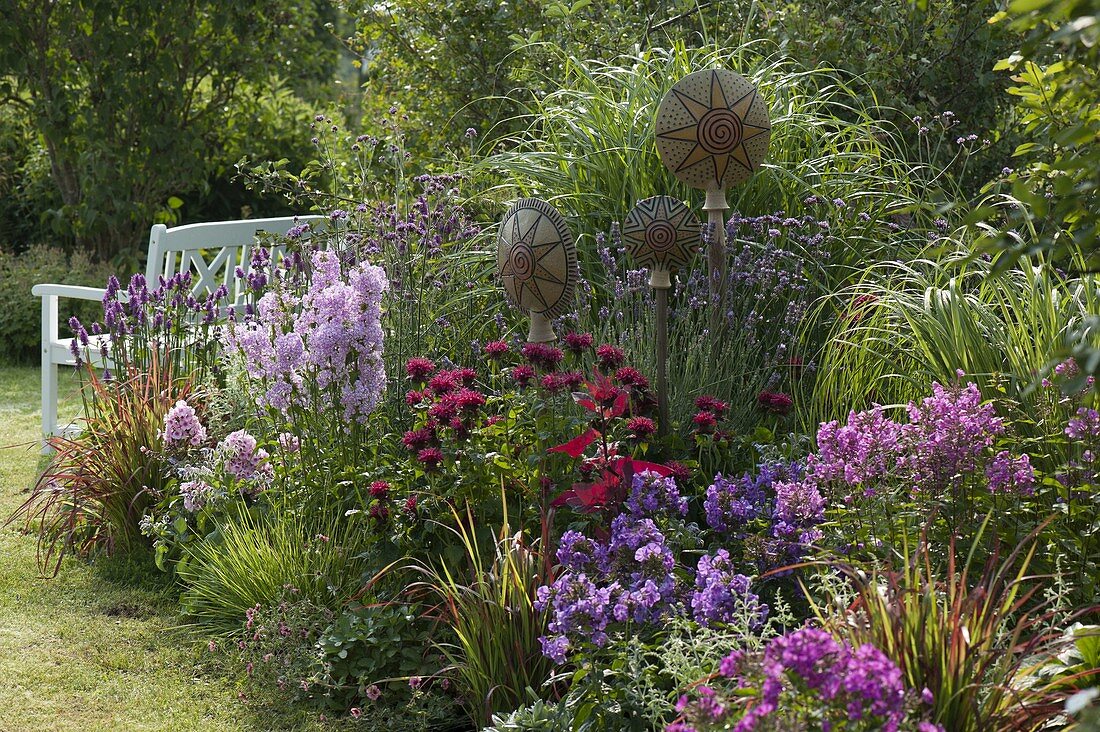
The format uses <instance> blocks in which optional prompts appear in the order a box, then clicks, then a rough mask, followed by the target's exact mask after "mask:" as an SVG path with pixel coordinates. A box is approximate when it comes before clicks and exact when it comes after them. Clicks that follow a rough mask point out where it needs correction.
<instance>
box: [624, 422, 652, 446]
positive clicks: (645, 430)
mask: <svg viewBox="0 0 1100 732" xmlns="http://www.w3.org/2000/svg"><path fill="white" fill-rule="evenodd" d="M626 430H627V432H629V433H630V436H631V437H633V438H634V439H635V440H644V439H645V438H647V437H649V436H650V435H652V434H653V433H654V432H656V431H657V425H656V424H654V423H653V420H652V419H650V418H649V417H631V418H630V419H628V420H627V421H626Z"/></svg>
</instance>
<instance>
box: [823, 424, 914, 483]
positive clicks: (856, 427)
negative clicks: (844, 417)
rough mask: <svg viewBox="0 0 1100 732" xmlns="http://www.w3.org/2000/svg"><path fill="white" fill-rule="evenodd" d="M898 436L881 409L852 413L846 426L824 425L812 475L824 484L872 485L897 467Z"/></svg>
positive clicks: (897, 429) (899, 435) (896, 428)
mask: <svg viewBox="0 0 1100 732" xmlns="http://www.w3.org/2000/svg"><path fill="white" fill-rule="evenodd" d="M901 434H902V427H901V425H899V424H898V423H897V422H894V421H893V420H890V419H887V418H886V417H885V416H884V415H883V413H882V407H875V408H873V409H871V410H868V411H866V412H851V413H850V414H849V415H848V423H847V424H845V425H841V424H839V423H838V422H835V421H834V422H827V423H825V424H823V425H821V427H820V428H819V429H818V431H817V453H816V455H815V456H814V460H813V462H812V469H813V472H814V474H815V475H816V476H817V477H818V478H819V479H820V480H823V481H831V480H843V481H844V482H845V483H847V484H848V485H866V484H870V483H873V481H875V480H878V479H880V478H882V477H884V476H886V475H888V474H889V473H890V471H891V470H892V469H893V468H894V467H895V465H896V464H897V459H898V451H899V449H900V445H899V440H900V437H901ZM867 490H871V489H870V488H867Z"/></svg>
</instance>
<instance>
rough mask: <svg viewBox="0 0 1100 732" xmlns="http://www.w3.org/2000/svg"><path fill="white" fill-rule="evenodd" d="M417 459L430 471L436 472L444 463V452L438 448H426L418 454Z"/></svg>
mask: <svg viewBox="0 0 1100 732" xmlns="http://www.w3.org/2000/svg"><path fill="white" fill-rule="evenodd" d="M416 459H417V460H419V461H420V462H422V463H424V466H425V467H427V468H428V470H434V469H435V468H436V467H438V466H439V464H440V463H441V462H443V451H442V450H440V449H439V448H438V447H425V448H424V449H423V450H421V451H420V452H418V453H417V454H416Z"/></svg>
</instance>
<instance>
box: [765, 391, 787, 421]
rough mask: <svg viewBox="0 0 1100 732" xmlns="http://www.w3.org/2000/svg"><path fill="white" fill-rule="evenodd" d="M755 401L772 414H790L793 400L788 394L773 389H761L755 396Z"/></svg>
mask: <svg viewBox="0 0 1100 732" xmlns="http://www.w3.org/2000/svg"><path fill="white" fill-rule="evenodd" d="M756 403H757V404H759V405H760V406H761V407H763V408H764V409H766V410H767V411H769V412H771V413H772V414H781V415H787V414H790V411H791V406H792V405H793V404H794V400H793V399H791V397H790V395H789V394H783V393H780V392H774V391H762V392H760V393H759V394H758V395H757V396H756Z"/></svg>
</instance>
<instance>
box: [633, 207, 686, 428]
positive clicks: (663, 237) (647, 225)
mask: <svg viewBox="0 0 1100 732" xmlns="http://www.w3.org/2000/svg"><path fill="white" fill-rule="evenodd" d="M699 231H700V226H699V219H697V218H696V217H695V214H693V213H692V212H691V209H689V208H688V207H687V206H686V205H685V204H684V202H683V201H677V200H676V199H675V198H672V197H670V196H654V197H653V198H647V199H645V200H643V201H639V202H638V204H637V205H636V206H634V208H633V209H631V211H630V213H629V214H627V217H626V223H625V224H624V226H623V241H624V242H625V243H626V248H627V251H629V252H630V255H631V256H632V257H633V258H634V260H635V261H636V262H638V264H640V265H642V266H643V267H648V268H649V286H650V287H652V288H653V290H654V295H656V300H657V430H658V432H657V434H659V435H664V434H666V432H667V430H668V421H669V415H668V291H669V289H671V287H672V277H671V273H672V272H673V271H675V270H677V269H680V268H681V267H683V266H684V265H685V264H687V263H688V262H690V261H691V258H692V256H694V255H695V253H696V252H698V251H699Z"/></svg>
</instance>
